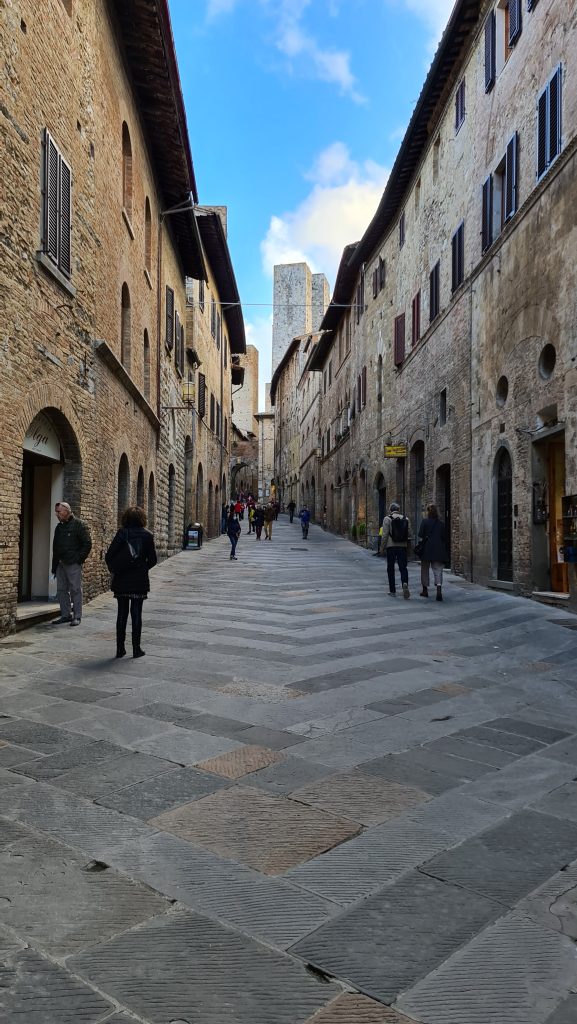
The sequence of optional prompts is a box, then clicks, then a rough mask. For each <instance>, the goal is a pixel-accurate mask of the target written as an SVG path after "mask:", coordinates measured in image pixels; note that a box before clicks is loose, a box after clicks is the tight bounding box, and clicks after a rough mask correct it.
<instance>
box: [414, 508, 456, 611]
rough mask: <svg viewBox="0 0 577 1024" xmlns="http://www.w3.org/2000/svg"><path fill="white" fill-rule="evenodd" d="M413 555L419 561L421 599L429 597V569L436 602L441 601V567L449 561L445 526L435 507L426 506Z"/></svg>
mask: <svg viewBox="0 0 577 1024" xmlns="http://www.w3.org/2000/svg"><path fill="white" fill-rule="evenodd" d="M415 553H416V554H417V555H418V557H419V558H420V559H421V587H422V590H421V597H428V596H429V582H430V569H432V570H433V579H434V581H435V586H436V588H437V601H442V600H443V566H444V565H445V563H446V562H448V560H449V556H448V552H447V543H446V537H445V524H444V523H442V522H441V520H440V519H439V512H438V510H437V506H436V505H434V504H433V503H432V502H431V503H430V504H429V505H427V517H426V519H423V520H422V522H421V525H420V526H419V543H418V544H417V547H416V548H415Z"/></svg>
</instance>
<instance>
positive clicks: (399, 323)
mask: <svg viewBox="0 0 577 1024" xmlns="http://www.w3.org/2000/svg"><path fill="white" fill-rule="evenodd" d="M394 340H395V350H394V361H395V366H401V364H402V363H403V362H404V359H405V314H404V313H401V314H400V316H397V317H395V339H394Z"/></svg>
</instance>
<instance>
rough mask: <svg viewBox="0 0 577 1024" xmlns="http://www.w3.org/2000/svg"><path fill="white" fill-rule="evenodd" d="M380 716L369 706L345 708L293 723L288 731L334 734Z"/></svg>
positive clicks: (304, 733)
mask: <svg viewBox="0 0 577 1024" xmlns="http://www.w3.org/2000/svg"><path fill="white" fill-rule="evenodd" d="M380 717H381V715H380V713H379V712H378V711H371V710H369V709H368V708H363V707H361V708H345V709H344V711H337V712H336V713H335V714H333V715H327V716H326V717H324V718H313V719H310V720H309V721H306V722H299V723H297V724H296V725H291V726H289V727H288V731H289V732H294V733H295V734H296V735H297V736H305V737H307V738H314V737H315V736H332V735H334V733H338V732H342V731H343V729H350V728H351V726H354V725H363V724H364V723H365V722H374V721H375V720H376V719H377V718H380Z"/></svg>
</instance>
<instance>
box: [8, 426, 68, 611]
mask: <svg viewBox="0 0 577 1024" xmlns="http://www.w3.org/2000/svg"><path fill="white" fill-rule="evenodd" d="M65 493H66V497H64V495H65ZM62 500H66V501H69V502H70V504H71V505H72V507H73V510H74V512H75V513H76V514H78V504H79V500H80V452H79V449H78V443H77V441H76V438H75V436H74V434H73V432H72V429H71V428H70V425H69V424H68V422H67V420H66V419H65V418H64V416H63V415H62V413H61V412H60V411H59V410H56V409H55V410H50V409H45V410H43V411H42V412H40V413H38V415H37V416H35V417H34V419H33V420H32V423H31V424H30V426H29V427H28V430H27V431H26V436H25V438H24V443H23V452H22V484H21V505H20V547H19V560H18V601H19V602H29V601H38V600H40V601H42V600H44V601H46V600H48V599H49V598H52V597H54V595H55V593H56V583H55V581H54V580H52V578H51V562H52V535H53V532H54V528H55V526H56V519H55V516H54V505H55V504H56V502H57V501H62Z"/></svg>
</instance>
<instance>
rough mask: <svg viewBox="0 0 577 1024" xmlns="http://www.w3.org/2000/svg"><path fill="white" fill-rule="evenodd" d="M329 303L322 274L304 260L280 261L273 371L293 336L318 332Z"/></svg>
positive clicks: (275, 289) (276, 277)
mask: <svg viewBox="0 0 577 1024" xmlns="http://www.w3.org/2000/svg"><path fill="white" fill-rule="evenodd" d="M328 303H329V283H328V281H327V279H326V277H325V275H324V274H313V273H311V270H310V267H309V266H308V264H307V263H279V264H277V266H275V268H274V278H273V322H272V370H273V374H274V372H275V370H276V368H277V366H278V364H279V363H280V361H281V359H282V358H283V356H284V354H285V352H286V350H287V349H288V347H289V345H290V343H291V341H292V340H293V338H297V337H300V336H301V335H305V334H310V333H311V332H312V331H317V330H318V327H319V324H320V322H321V320H322V318H323V316H324V314H325V310H326V308H327V306H328Z"/></svg>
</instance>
